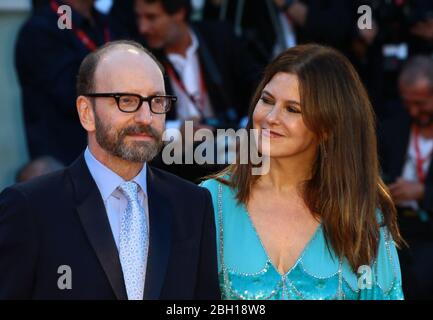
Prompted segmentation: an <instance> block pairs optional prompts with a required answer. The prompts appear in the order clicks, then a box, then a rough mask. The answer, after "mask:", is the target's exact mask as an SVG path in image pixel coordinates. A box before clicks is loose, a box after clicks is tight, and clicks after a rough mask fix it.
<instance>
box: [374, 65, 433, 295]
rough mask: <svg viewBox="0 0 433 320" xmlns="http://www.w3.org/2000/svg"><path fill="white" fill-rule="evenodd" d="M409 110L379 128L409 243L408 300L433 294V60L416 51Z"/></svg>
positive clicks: (409, 76)
mask: <svg viewBox="0 0 433 320" xmlns="http://www.w3.org/2000/svg"><path fill="white" fill-rule="evenodd" d="M399 92H400V95H401V100H402V103H403V105H404V108H405V112H401V111H399V110H396V112H395V114H394V116H393V117H392V118H389V119H387V120H386V121H384V123H383V124H382V125H381V126H380V130H379V141H380V144H379V152H380V155H381V165H382V170H383V176H384V180H385V182H386V183H387V184H388V187H389V189H390V192H391V195H392V197H393V200H394V201H395V203H396V205H397V209H398V221H399V225H400V228H401V233H402V236H403V238H404V239H405V240H406V241H407V242H408V244H409V248H408V249H403V250H402V251H401V252H400V257H401V266H402V274H403V289H404V292H405V296H406V297H407V298H408V299H420V298H424V299H425V298H429V299H432V298H433V275H432V272H431V270H432V269H433V161H432V155H433V60H432V58H431V57H428V56H415V57H413V58H411V59H410V60H409V61H408V62H407V64H406V65H405V66H404V67H403V69H402V72H401V74H400V76H399Z"/></svg>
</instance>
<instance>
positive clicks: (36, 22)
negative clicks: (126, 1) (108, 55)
mask: <svg viewBox="0 0 433 320" xmlns="http://www.w3.org/2000/svg"><path fill="white" fill-rule="evenodd" d="M61 5H68V6H70V8H71V9H72V17H71V18H72V19H71V22H72V29H61V28H59V25H58V21H59V19H65V18H67V17H66V16H65V15H63V16H62V17H61V16H60V15H62V14H59V13H58V12H57V11H58V8H59V7H60V6H61ZM63 21H65V20H63ZM121 35H123V32H122V31H121V30H120V29H119V28H114V27H113V26H112V25H111V22H110V21H109V19H108V18H107V17H106V16H105V15H103V14H101V13H99V12H98V11H96V10H95V9H94V1H93V0H63V1H56V0H51V1H48V3H47V4H45V5H41V7H39V8H37V9H36V10H35V11H34V12H33V13H32V15H31V16H30V18H29V19H28V20H27V21H26V22H25V24H24V25H23V26H22V28H21V30H20V32H19V35H18V39H17V42H16V48H15V66H16V70H17V73H18V78H19V83H20V86H21V93H22V106H23V115H24V125H25V132H26V139H27V146H28V150H29V154H30V158H31V159H36V158H37V157H40V156H51V157H53V158H55V159H56V160H58V161H60V162H61V163H63V164H65V165H67V164H70V163H71V162H72V161H73V160H74V159H75V158H76V157H77V156H78V155H79V154H80V152H81V150H82V149H83V147H85V145H86V134H85V131H84V130H83V129H82V128H81V126H80V123H79V120H78V116H77V113H76V110H75V107H74V101H75V80H76V79H75V77H76V74H77V72H78V68H79V66H80V63H81V61H82V60H83V58H84V57H85V56H86V54H88V53H89V52H91V51H93V50H95V49H96V48H97V47H98V46H100V45H102V44H104V43H106V42H108V41H112V40H115V39H117V38H119V37H120V36H121Z"/></svg>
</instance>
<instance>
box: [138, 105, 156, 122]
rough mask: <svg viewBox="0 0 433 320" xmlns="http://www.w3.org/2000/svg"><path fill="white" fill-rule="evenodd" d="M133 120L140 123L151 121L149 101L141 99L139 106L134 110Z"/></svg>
mask: <svg viewBox="0 0 433 320" xmlns="http://www.w3.org/2000/svg"><path fill="white" fill-rule="evenodd" d="M134 115H135V122H138V123H142V124H146V125H148V124H150V123H151V122H152V118H153V114H152V111H150V106H149V102H147V101H143V104H142V105H141V108H140V109H138V110H137V111H136V112H135V114H134Z"/></svg>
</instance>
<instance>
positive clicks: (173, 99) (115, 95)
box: [83, 92, 177, 114]
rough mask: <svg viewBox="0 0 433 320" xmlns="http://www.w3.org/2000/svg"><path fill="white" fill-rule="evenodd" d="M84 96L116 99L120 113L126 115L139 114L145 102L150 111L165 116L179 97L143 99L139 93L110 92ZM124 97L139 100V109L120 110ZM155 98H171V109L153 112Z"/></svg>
mask: <svg viewBox="0 0 433 320" xmlns="http://www.w3.org/2000/svg"><path fill="white" fill-rule="evenodd" d="M83 96H85V97H91V98H114V99H115V100H116V104H117V108H118V109H119V110H120V111H122V112H125V113H134V112H137V111H138V110H139V109H140V108H141V107H142V105H143V101H146V102H147V103H148V104H149V108H150V111H152V113H155V114H165V113H168V112H169V111H170V110H171V107H172V106H173V105H174V104H175V103H176V101H177V97H176V96H174V95H169V94H155V95H151V96H148V97H143V96H141V95H139V94H137V93H128V92H110V93H108V92H107V93H105V92H104V93H103V92H101V93H86V94H83ZM122 96H134V97H137V98H139V99H140V102H139V103H138V106H137V108H136V109H135V110H132V111H125V110H122V109H121V108H120V98H121V97H122ZM155 98H169V99H171V103H170V106H169V108H167V110H165V112H155V111H154V110H152V100H153V99H155Z"/></svg>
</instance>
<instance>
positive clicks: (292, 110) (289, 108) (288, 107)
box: [286, 106, 301, 113]
mask: <svg viewBox="0 0 433 320" xmlns="http://www.w3.org/2000/svg"><path fill="white" fill-rule="evenodd" d="M286 110H287V111H288V112H291V113H301V111H299V110H298V109H297V108H295V107H293V106H287V107H286Z"/></svg>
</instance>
